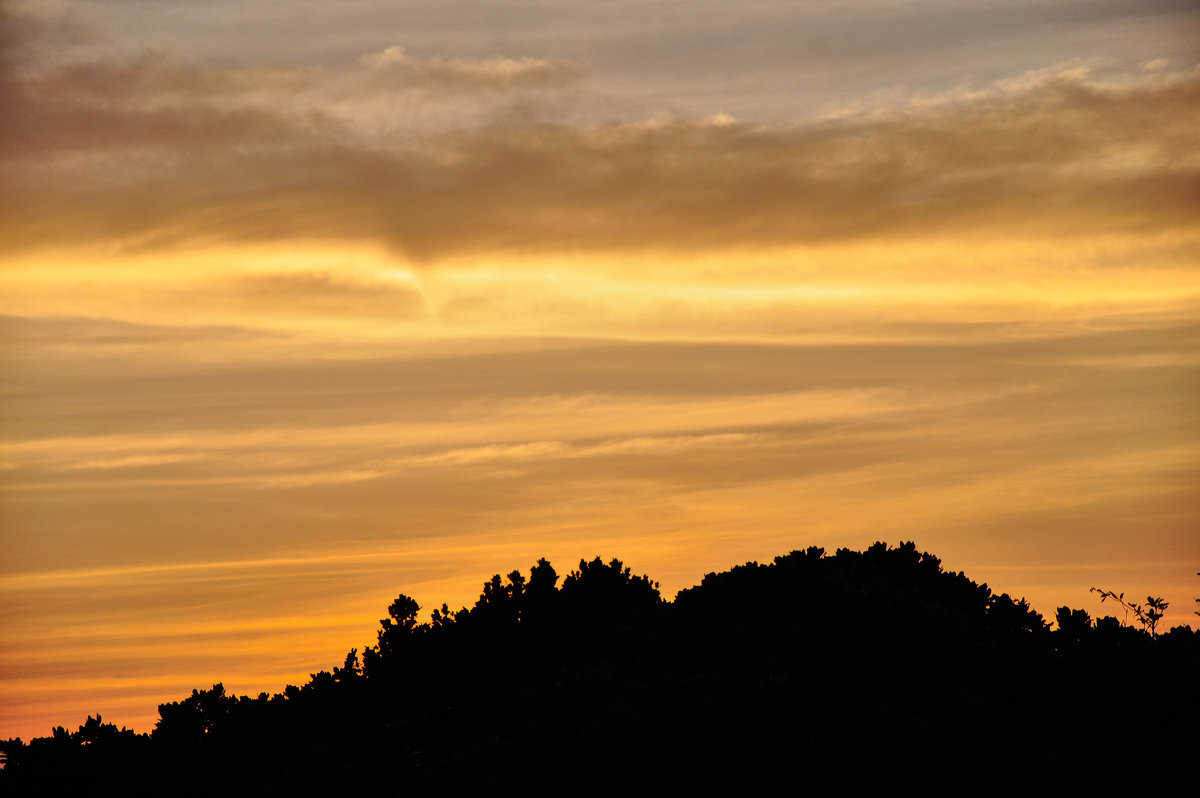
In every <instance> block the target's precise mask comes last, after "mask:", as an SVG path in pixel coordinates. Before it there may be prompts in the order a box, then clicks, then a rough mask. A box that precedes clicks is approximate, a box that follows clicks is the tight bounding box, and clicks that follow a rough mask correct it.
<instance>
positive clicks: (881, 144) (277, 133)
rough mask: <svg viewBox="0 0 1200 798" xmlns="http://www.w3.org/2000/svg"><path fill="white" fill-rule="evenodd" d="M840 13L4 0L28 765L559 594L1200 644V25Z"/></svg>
mask: <svg viewBox="0 0 1200 798" xmlns="http://www.w3.org/2000/svg"><path fill="white" fill-rule="evenodd" d="M967 5H969V7H964V6H967ZM827 6H828V4H819V3H783V2H774V1H773V0H756V1H755V2H749V3H747V4H744V5H742V4H739V6H738V9H737V11H736V12H734V11H733V10H732V7H731V6H729V4H727V3H724V2H721V3H717V2H710V1H709V0H693V2H688V3H683V2H668V1H667V0H657V1H656V2H649V0H631V2H628V3H620V4H595V3H591V4H584V3H575V2H564V3H560V4H555V5H553V6H552V7H547V6H543V5H539V4H537V3H534V2H526V1H525V0H520V1H519V2H518V1H517V0H514V1H513V2H512V3H511V4H506V8H505V12H504V13H503V14H500V13H497V12H496V11H494V4H491V5H489V4H486V3H483V2H482V0H479V1H478V2H477V0H461V2H456V3H444V2H439V3H432V2H403V3H391V2H388V3H384V2H375V1H374V0H339V2H336V3H335V2H333V0H303V2H300V3H298V4H297V7H302V11H301V12H299V13H296V14H295V15H294V16H291V17H287V18H283V17H281V15H280V12H279V11H278V8H277V5H276V4H265V3H255V2H240V3H233V2H226V1H225V0H219V1H218V2H212V3H205V4H189V3H174V2H164V3H156V4H143V3H130V2H124V0H91V1H90V2H86V3H84V2H68V0H46V1H45V2H38V1H36V0H26V2H11V1H10V2H4V3H0V118H2V119H3V122H2V123H0V174H2V176H3V178H2V180H0V368H2V369H3V371H2V373H3V376H4V382H3V385H4V387H3V392H2V393H0V414H2V415H0V418H2V419H3V422H4V423H3V426H2V428H0V430H2V435H0V534H2V536H3V540H2V542H3V550H4V557H3V558H2V559H0V614H2V618H3V621H2V626H0V630H2V633H0V641H2V643H0V646H2V648H0V737H8V736H11V735H18V734H19V735H22V736H24V737H26V738H28V737H30V736H33V735H43V734H46V733H48V732H49V730H50V727H51V726H53V725H58V724H62V725H66V726H68V727H71V728H73V727H74V726H76V725H78V724H79V723H81V722H82V721H83V720H84V718H85V717H86V715H88V714H95V713H97V712H100V713H103V715H104V717H105V719H106V720H112V721H116V722H118V723H123V724H130V725H133V726H134V727H135V728H137V729H138V730H143V731H144V730H149V729H150V728H152V726H153V722H154V718H155V717H156V705H157V703H159V702H161V701H165V700H173V699H178V698H179V697H181V696H183V695H185V694H187V693H189V692H190V690H191V689H192V688H194V687H207V686H209V685H211V684H212V683H214V682H216V681H222V682H224V684H225V685H226V687H227V688H228V689H230V690H232V691H235V692H239V693H240V692H258V691H259V690H267V691H278V690H280V689H282V687H283V686H284V685H285V684H287V683H288V682H293V683H295V682H302V681H304V680H305V679H306V678H307V674H309V673H310V672H313V671H315V670H318V669H325V668H330V667H332V666H333V665H336V664H338V663H340V662H341V661H342V658H343V656H344V655H345V653H346V651H347V650H348V649H350V648H351V647H358V648H360V649H361V648H362V647H363V646H364V645H366V644H369V643H371V642H372V641H373V638H374V629H375V628H376V626H377V623H378V618H379V617H380V616H381V615H382V614H383V611H384V609H385V608H386V606H387V604H388V602H389V601H390V600H391V599H392V598H394V596H395V595H396V593H398V592H401V591H403V592H405V593H408V594H410V595H412V596H414V597H415V598H416V599H417V600H418V601H419V602H420V603H421V604H422V605H423V606H424V607H425V608H426V610H428V609H429V608H431V607H432V606H437V605H440V604H441V603H442V602H443V601H446V602H449V603H450V604H451V605H452V606H460V605H462V604H464V603H469V602H471V601H472V600H473V599H474V597H475V596H476V595H477V594H478V591H479V589H480V585H481V583H482V582H483V581H484V580H485V579H486V578H487V577H489V576H490V575H491V574H492V573H495V572H502V573H503V572H507V571H510V570H512V569H514V568H521V569H527V568H528V567H530V566H531V565H532V564H533V562H534V561H535V560H536V559H537V558H538V557H543V556H545V557H548V558H550V559H551V561H552V562H553V563H554V564H555V565H556V567H557V568H558V569H559V571H560V573H565V572H566V571H567V570H569V569H570V567H571V566H572V565H574V564H575V563H577V562H578V560H579V559H580V558H582V557H586V558H589V559H590V558H592V557H594V556H596V555H601V556H604V557H606V558H608V557H613V556H616V557H620V558H622V559H624V560H625V561H626V563H627V564H629V565H631V566H632V567H633V568H634V569H635V570H637V571H638V572H639V573H641V572H644V573H648V574H650V575H651V576H652V577H654V578H655V579H658V580H659V581H661V582H662V585H663V590H664V593H665V594H666V595H668V596H671V595H673V594H674V592H675V591H676V590H678V589H680V588H682V587H686V586H689V585H691V584H695V583H696V582H698V581H699V579H700V578H701V577H702V576H703V574H704V573H706V572H708V571H713V570H722V569H725V568H728V567H730V566H732V565H734V564H737V563H740V562H744V561H746V560H750V559H757V560H769V559H770V558H772V557H773V556H775V555H777V554H782V553H786V552H787V551H790V550H792V549H796V548H804V547H807V546H810V545H818V546H824V547H826V548H827V549H829V550H832V549H834V548H837V547H840V546H850V547H855V548H859V547H864V546H866V545H869V544H870V543H872V542H874V541H875V540H885V541H889V542H893V543H895V542H899V541H901V540H908V539H911V540H914V541H916V543H917V544H918V546H919V547H921V548H922V549H925V550H929V551H932V552H934V553H935V554H937V555H939V556H940V557H942V558H943V561H944V562H945V565H946V566H947V567H949V568H952V569H954V570H965V571H966V572H967V574H968V575H969V576H970V577H972V578H974V579H976V580H977V581H986V582H988V583H989V584H990V585H991V586H992V587H993V588H994V589H995V590H997V591H1007V592H1009V593H1012V594H1015V595H1020V596H1025V597H1027V598H1028V599H1029V600H1030V601H1031V603H1032V604H1033V605H1034V607H1035V608H1036V609H1038V610H1039V611H1041V612H1042V613H1043V614H1044V615H1046V616H1047V617H1050V616H1052V615H1053V613H1054V609H1055V607H1057V606H1060V605H1062V604H1069V605H1070V606H1072V607H1077V608H1083V609H1087V610H1089V611H1090V612H1092V613H1093V614H1097V613H1100V612H1101V611H1104V612H1110V611H1111V610H1109V607H1108V605H1104V606H1101V605H1100V604H1099V602H1098V601H1096V600H1095V597H1094V595H1092V594H1090V593H1089V592H1088V588H1089V587H1090V586H1093V585H1097V586H1101V587H1105V588H1110V589H1114V590H1117V591H1125V592H1126V593H1127V594H1130V595H1133V596H1137V597H1142V596H1145V595H1146V594H1147V593H1151V594H1154V595H1161V596H1164V597H1165V598H1167V600H1168V601H1170V603H1171V607H1170V610H1169V613H1168V616H1167V623H1168V624H1176V623H1187V622H1189V621H1194V620H1195V617H1194V616H1193V615H1192V614H1191V613H1192V610H1193V609H1194V608H1195V605H1194V603H1193V601H1192V598H1193V597H1194V596H1196V595H1200V581H1198V580H1197V577H1196V572H1197V571H1200V414H1197V412H1196V407H1198V406H1200V224H1198V223H1197V221H1198V220H1200V213H1198V211H1200V182H1198V178H1197V175H1198V174H1200V155H1198V153H1200V133H1198V132H1197V131H1200V52H1198V48H1197V45H1196V42H1198V41H1200V12H1197V11H1195V10H1193V9H1191V8H1189V7H1188V5H1187V4H1179V3H1171V2H1165V0H1164V1H1163V2H1146V3H1139V4H1135V5H1134V4H1128V3H1115V2H1104V1H1103V0H1078V2H1072V3H1061V2H1058V3H1049V2H1040V1H1039V0H1026V1H1024V2H1018V3H1012V2H999V1H998V0H997V1H996V2H992V1H991V0H988V2H980V3H976V4H960V3H949V2H940V0H914V2H904V3H878V2H872V3H866V2H847V3H844V4H839V8H838V9H837V10H836V11H830V10H829V9H828V7H827Z"/></svg>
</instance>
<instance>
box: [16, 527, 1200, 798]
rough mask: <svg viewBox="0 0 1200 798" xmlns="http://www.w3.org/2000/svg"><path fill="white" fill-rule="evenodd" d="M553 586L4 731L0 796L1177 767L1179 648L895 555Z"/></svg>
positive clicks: (543, 565) (395, 612) (392, 614)
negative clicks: (269, 667) (680, 582)
mask: <svg viewBox="0 0 1200 798" xmlns="http://www.w3.org/2000/svg"><path fill="white" fill-rule="evenodd" d="M559 582H560V579H559V577H558V575H557V573H556V572H555V570H554V568H553V567H552V566H551V565H550V563H548V562H546V561H545V560H540V561H539V562H538V563H537V564H536V565H535V566H534V567H533V568H532V569H531V571H530V573H529V575H528V577H527V576H526V575H525V574H523V573H521V572H519V571H514V572H512V573H510V574H509V575H508V576H507V577H506V578H503V579H502V578H501V577H500V576H498V575H497V576H494V577H493V578H492V579H491V580H490V581H489V582H487V583H486V584H485V585H484V588H483V593H482V595H480V597H479V600H478V601H476V602H475V605H474V606H472V607H469V608H463V609H460V610H458V611H451V610H450V609H449V608H448V607H446V606H445V605H443V606H442V607H441V608H440V609H436V610H434V611H433V614H432V619H431V620H430V622H428V623H418V622H417V620H416V619H417V613H418V611H419V608H418V607H417V605H416V603H415V602H414V601H413V600H412V599H410V598H408V597H407V596H404V595H401V596H399V597H398V598H397V599H396V600H395V601H394V602H393V603H392V604H391V606H390V607H388V617H387V618H385V619H383V620H382V621H381V624H380V630H379V633H378V641H377V643H376V645H375V646H373V647H371V648H368V649H367V650H365V651H364V652H362V656H361V657H360V656H359V654H358V652H357V651H354V650H352V651H351V652H350V653H349V654H348V655H347V656H346V659H345V662H344V663H343V664H342V665H341V666H340V667H335V668H333V670H332V671H322V672H320V673H317V674H313V675H312V678H311V679H310V681H309V682H308V683H307V684H305V685H303V686H299V687H296V686H288V687H287V689H285V690H284V691H283V693H281V694H278V695H273V696H268V695H266V694H265V693H264V694H261V695H259V696H258V697H257V698H250V697H246V696H231V695H227V694H226V693H225V691H224V689H223V688H222V686H221V685H219V684H218V685H214V686H213V687H212V689H211V690H196V691H193V693H192V695H191V696H190V697H188V698H185V699H183V700H181V701H176V702H172V703H170V704H163V705H162V706H160V707H159V714H160V720H159V721H158V724H157V725H156V726H155V728H154V731H153V732H152V733H150V734H148V735H147V734H134V733H133V732H131V731H128V730H124V729H120V730H119V729H117V728H116V727H115V726H113V725H112V724H105V723H103V722H102V720H101V719H100V718H99V717H96V718H91V717H89V718H88V719H87V722H86V723H85V724H84V725H83V726H81V727H80V729H79V731H77V732H71V733H68V732H67V731H66V730H65V729H62V728H61V727H60V728H58V729H55V730H54V732H53V735H52V736H50V737H45V738H38V739H35V740H32V741H30V742H29V743H23V742H22V741H21V740H19V739H15V740H8V741H6V742H4V743H0V751H2V752H3V754H4V755H5V757H6V758H7V764H6V767H5V769H4V771H3V773H2V774H0V787H4V788H5V789H6V790H8V791H13V792H15V791H28V792H34V791H45V790H48V789H49V790H51V791H53V790H55V789H68V788H79V787H85V786H95V785H104V784H114V785H120V788H121V789H122V790H123V791H125V792H135V793H136V792H144V793H151V792H153V793H163V794H180V793H190V794H214V795H217V794H264V795H266V794H286V793H288V792H292V793H301V794H312V793H333V792H335V791H337V792H342V791H344V790H347V789H353V790H355V791H359V790H369V791H370V793H369V794H384V795H399V794H407V793H415V794H425V793H430V792H437V793H439V794H445V793H447V792H450V791H456V790H457V789H462V788H472V789H479V788H494V789H498V790H502V791H505V792H509V791H514V792H515V791H517V790H521V791H534V792H542V791H549V790H551V789H553V790H556V791H557V790H566V791H573V792H588V793H591V792H598V791H603V790H606V789H609V788H611V789H613V790H617V791H620V792H625V793H627V792H635V793H641V792H647V791H651V790H653V789H655V788H657V787H669V788H673V789H671V790H669V791H671V792H673V791H676V790H679V789H685V788H687V787H695V786H700V785H703V786H707V787H711V786H712V785H726V786H729V785H740V786H742V787H747V786H749V785H753V784H763V783H766V782H767V781H778V780H779V779H781V778H786V779H789V780H791V782H790V783H793V784H799V783H812V781H811V778H810V776H806V774H814V773H820V774H822V777H823V778H827V777H829V776H840V777H841V778H843V779H847V780H850V781H851V782H855V781H861V780H863V779H871V780H879V779H885V778H890V777H891V776H892V775H899V774H908V777H911V776H912V774H913V773H914V770H913V768H921V769H928V772H929V773H930V774H934V775H936V777H937V778H950V777H953V776H955V775H966V774H974V775H977V776H978V775H984V776H987V774H993V775H994V774H1000V773H1004V774H1007V775H1008V776H1010V777H1011V776H1012V775H1013V774H1014V773H1015V774H1024V775H1028V776H1044V775H1054V774H1058V775H1061V774H1069V773H1071V772H1073V771H1076V770H1079V769H1081V768H1093V767H1095V763H1096V762H1097V758H1098V757H1100V758H1103V757H1105V756H1106V755H1109V754H1110V753H1111V751H1112V750H1113V748H1114V747H1115V746H1122V747H1123V746H1125V745H1127V744H1129V745H1133V746H1135V747H1137V746H1143V747H1144V749H1145V750H1140V749H1139V750H1138V751H1132V750H1128V751H1125V754H1123V755H1129V756H1131V757H1132V756H1134V755H1135V754H1136V755H1137V756H1141V757H1143V760H1142V764H1145V759H1151V758H1152V759H1153V761H1154V762H1156V763H1157V764H1159V765H1166V766H1169V765H1170V763H1172V762H1175V763H1177V764H1179V765H1180V766H1182V764H1183V763H1185V762H1189V761H1191V759H1192V757H1193V756H1194V753H1195V745H1196V731H1195V720H1196V719H1195V708H1196V707H1197V706H1200V701H1197V699H1198V698H1200V680H1198V678H1197V677H1198V676H1200V633H1197V632H1195V631H1193V630H1192V629H1190V628H1189V627H1183V626H1181V627H1176V628H1174V629H1172V630H1170V631H1169V632H1167V633H1165V634H1160V635H1158V636H1157V637H1152V636H1151V635H1150V634H1148V633H1147V632H1145V631H1143V630H1140V629H1135V628H1131V627H1128V626H1122V625H1120V624H1119V623H1118V622H1117V621H1116V620H1115V619H1112V618H1103V619H1100V620H1099V621H1096V622H1093V621H1092V619H1091V618H1090V617H1089V616H1088V614H1087V613H1086V612H1084V611H1083V610H1072V609H1069V608H1067V607H1062V608H1060V609H1059V610H1058V614H1057V618H1056V620H1057V627H1058V628H1057V629H1054V630H1053V631H1052V630H1051V629H1050V627H1049V625H1048V624H1047V623H1046V621H1045V619H1044V618H1043V617H1042V616H1041V615H1039V614H1038V613H1036V612H1034V611H1033V610H1032V609H1031V608H1030V607H1029V606H1028V605H1027V604H1026V603H1025V601H1024V600H1014V599H1012V598H1011V597H1009V596H1008V595H1007V594H1000V595H995V594H993V593H992V591H991V590H990V589H989V588H988V586H987V585H979V584H976V583H975V582H973V581H971V580H970V579H968V578H967V577H966V576H964V575H963V574H961V573H952V572H947V571H944V570H943V569H942V567H941V563H940V561H939V560H938V559H937V558H936V557H934V556H932V555H930V554H924V553H921V552H919V551H917V549H916V548H915V546H914V545H913V544H911V543H905V544H902V545H901V546H899V547H897V548H888V547H887V546H886V545H884V544H882V543H877V544H875V545H874V546H872V547H870V548H869V549H867V550H866V551H864V552H855V551H849V550H846V549H842V550H839V551H837V552H836V553H835V554H834V555H832V556H826V555H825V553H824V551H823V550H822V549H817V548H810V549H808V550H807V551H794V552H792V553H791V554H789V555H787V556H784V557H777V558H776V559H775V561H774V562H773V563H771V564H768V565H760V564H757V563H748V564H746V565H742V566H738V567H735V568H733V569H732V570H730V571H727V572H724V573H720V574H708V575H707V576H706V577H705V578H704V580H703V581H702V583H701V584H700V585H699V586H696V587H692V588H689V589H687V590H683V591H681V592H680V593H679V595H678V596H677V597H676V598H675V600H674V601H673V602H666V601H664V600H663V599H662V598H661V596H660V595H659V591H658V585H657V584H656V583H654V582H652V581H651V580H650V579H649V578H647V577H645V576H637V575H635V574H633V573H632V572H631V570H630V569H629V568H627V567H625V566H624V565H623V564H622V563H621V562H620V561H618V560H613V561H611V562H609V563H604V562H602V561H601V560H600V559H599V558H597V559H595V560H593V561H591V562H586V561H582V562H580V564H579V568H578V570H576V571H572V572H571V573H570V574H568V575H567V576H566V577H565V578H563V579H562V580H561V585H560V584H559ZM1181 729H1183V730H1185V731H1183V732H1180V731H1179V730H1181ZM1122 750H1123V749H1122ZM1133 764H1134V763H1133V762H1132V761H1131V766H1133ZM908 777H902V778H908Z"/></svg>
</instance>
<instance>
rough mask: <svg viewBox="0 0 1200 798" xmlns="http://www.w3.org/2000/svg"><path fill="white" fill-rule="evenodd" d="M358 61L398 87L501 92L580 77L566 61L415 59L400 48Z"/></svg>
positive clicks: (531, 59)
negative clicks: (502, 90)
mask: <svg viewBox="0 0 1200 798" xmlns="http://www.w3.org/2000/svg"><path fill="white" fill-rule="evenodd" d="M360 60H361V62H362V64H363V66H364V67H366V68H368V69H369V70H371V71H373V72H374V73H375V75H376V76H377V77H378V78H380V79H381V80H382V81H383V82H384V83H385V85H391V86H398V87H425V88H458V89H503V88H509V87H511V86H517V85H529V84H545V83H554V82H561V81H567V80H572V79H575V78H577V77H579V76H580V74H581V70H580V68H579V67H578V66H576V65H574V64H571V63H569V62H567V61H557V60H550V59H544V58H530V57H528V56H526V57H523V58H502V57H497V58H484V59H475V60H471V59H442V58H414V57H412V56H410V55H409V54H408V53H407V51H405V49H404V48H403V47H399V46H393V47H388V48H387V49H385V50H383V51H381V52H378V53H370V54H368V55H364V56H363V57H362V58H361V59H360Z"/></svg>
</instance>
